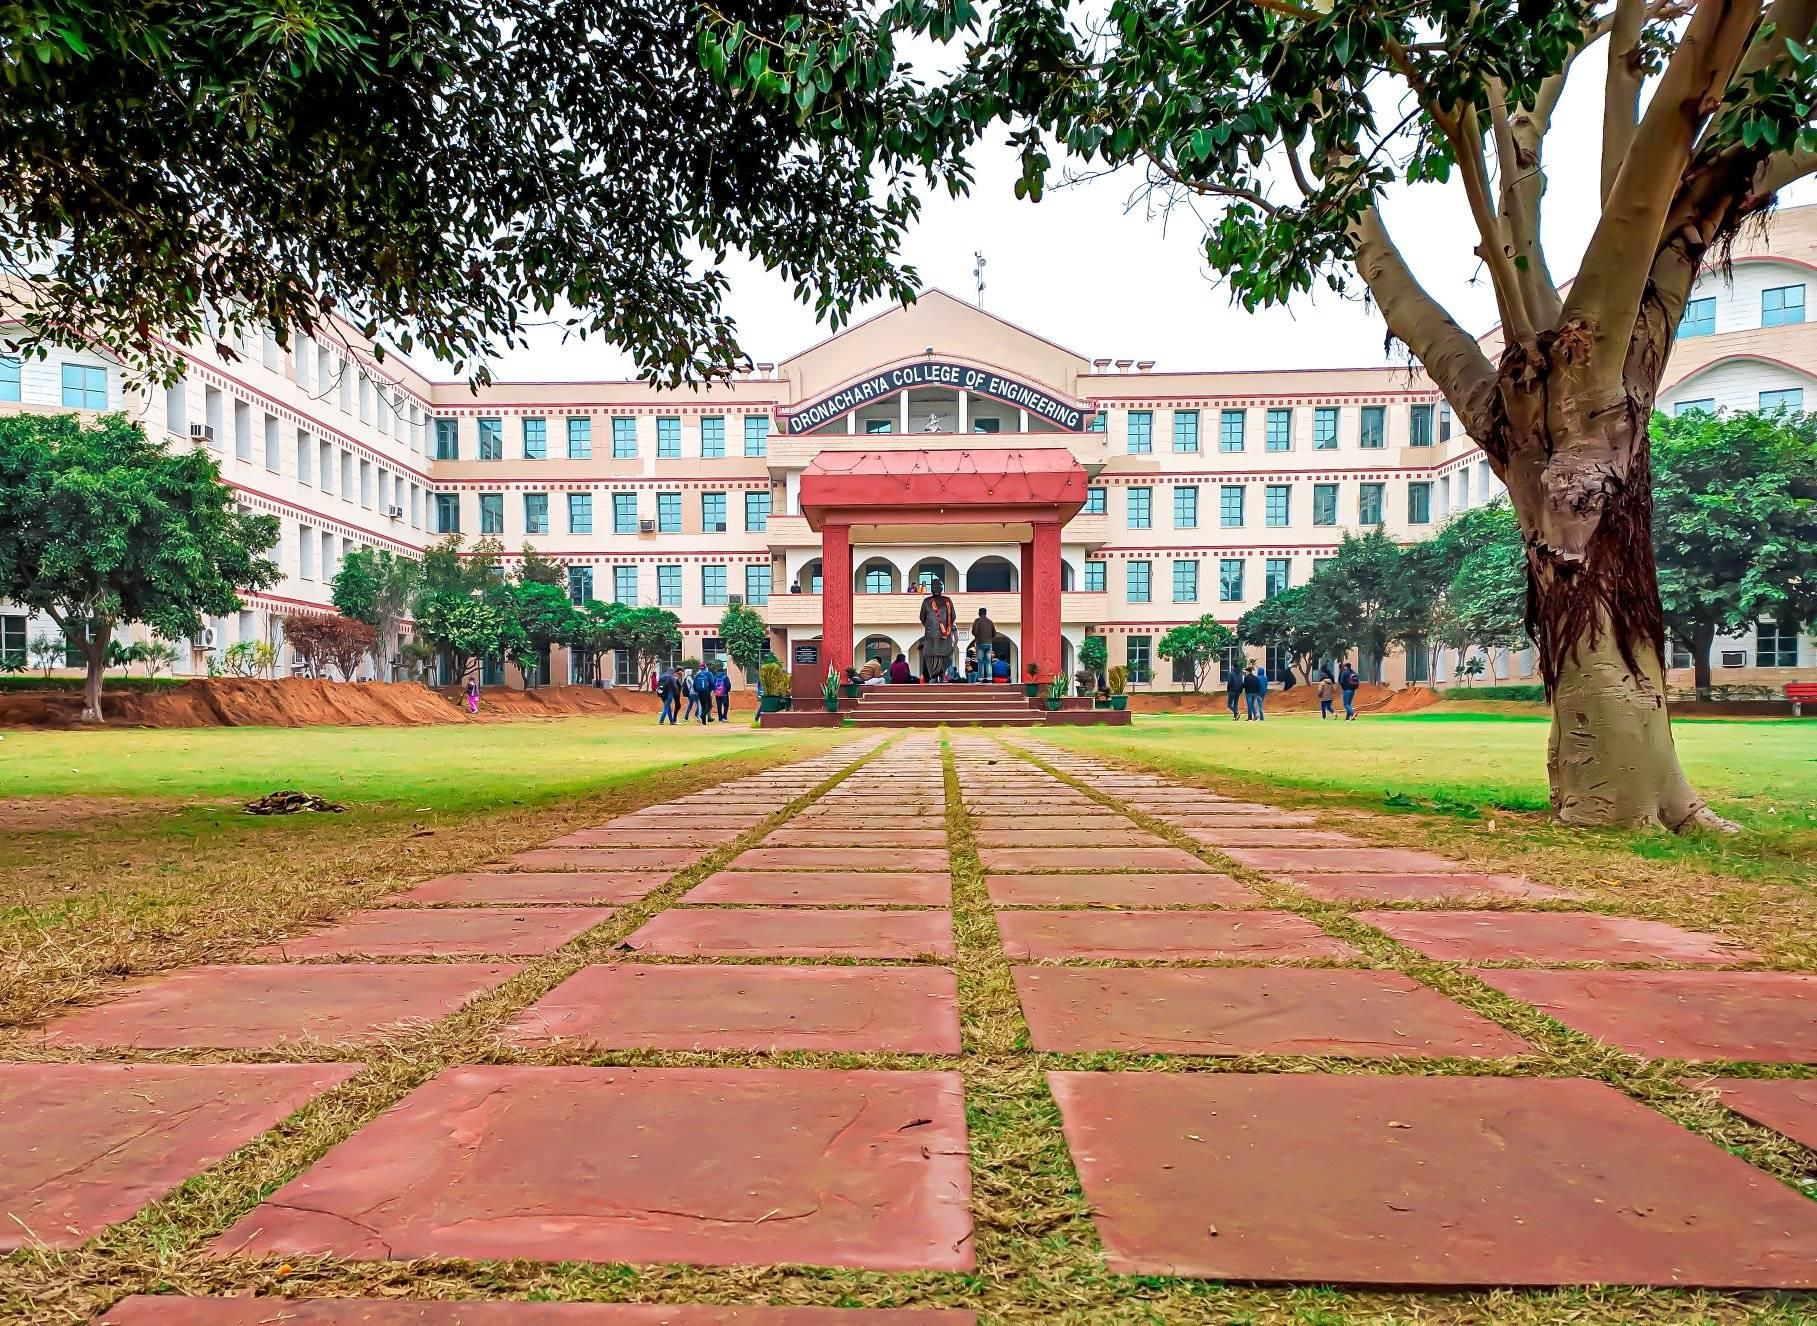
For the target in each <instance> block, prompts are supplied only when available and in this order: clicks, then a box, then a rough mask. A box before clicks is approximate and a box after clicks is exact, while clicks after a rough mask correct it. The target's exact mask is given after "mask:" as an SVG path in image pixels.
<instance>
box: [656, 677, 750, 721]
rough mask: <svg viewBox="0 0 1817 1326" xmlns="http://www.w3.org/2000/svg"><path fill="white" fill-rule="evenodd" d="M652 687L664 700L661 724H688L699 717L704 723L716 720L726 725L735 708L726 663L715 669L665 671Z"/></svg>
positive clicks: (659, 718) (658, 719)
mask: <svg viewBox="0 0 1817 1326" xmlns="http://www.w3.org/2000/svg"><path fill="white" fill-rule="evenodd" d="M651 686H652V689H654V690H655V692H656V694H657V696H658V697H659V698H660V699H661V700H662V713H661V715H660V716H659V717H658V718H657V720H656V721H657V723H658V724H662V723H671V724H672V723H675V722H677V721H679V722H683V723H689V722H693V721H694V719H695V718H696V717H698V718H699V719H700V721H701V722H702V723H710V722H712V721H713V719H714V717H715V716H717V717H718V719H719V721H720V722H722V723H723V722H725V721H726V713H727V711H728V710H729V709H730V708H731V705H732V679H731V678H730V677H729V676H727V675H726V665H725V664H723V663H721V664H719V665H718V666H717V667H712V668H708V667H699V668H681V669H671V668H664V669H663V670H662V671H661V672H659V673H657V675H656V676H655V678H654V679H653V680H652V682H651ZM683 701H686V707H685V708H684V707H683ZM678 715H679V718H678Z"/></svg>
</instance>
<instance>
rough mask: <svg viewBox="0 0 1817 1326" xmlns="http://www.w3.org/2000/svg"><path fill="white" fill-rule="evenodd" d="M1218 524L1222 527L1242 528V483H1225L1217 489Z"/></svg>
mask: <svg viewBox="0 0 1817 1326" xmlns="http://www.w3.org/2000/svg"><path fill="white" fill-rule="evenodd" d="M1218 525H1219V527H1220V528H1223V529H1241V528H1243V485H1242V484H1240V483H1227V484H1225V485H1223V486H1222V487H1221V488H1219V489H1218Z"/></svg>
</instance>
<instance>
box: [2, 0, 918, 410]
mask: <svg viewBox="0 0 1817 1326" xmlns="http://www.w3.org/2000/svg"><path fill="white" fill-rule="evenodd" d="M786 8H787V6H786V5H781V4H745V3H740V2H739V0H726V2H725V3H723V4H721V5H720V6H719V8H718V10H717V11H716V12H721V13H724V14H726V15H727V16H728V17H731V18H734V19H746V18H748V19H750V20H752V21H754V22H758V23H769V22H772V21H774V22H781V21H782V14H783V13H784V12H785V10H786ZM697 12H698V11H697V10H696V9H695V8H694V6H693V5H692V4H688V3H682V2H681V0H614V3H612V4H603V5H602V4H596V3H586V2H584V0H554V2H553V3H529V2H528V0H478V2H477V3H473V4H466V5H452V4H429V3H423V2H422V0H406V2H405V3H402V4H397V5H303V6H277V7H272V6H266V5H243V6H235V5H227V6H222V5H215V4H204V3H197V2H196V0H180V2H179V3H174V4H168V5H161V6H157V7H155V8H152V9H147V8H146V7H145V6H143V5H136V4H127V3H122V0H91V2H88V3H83V4H80V5H69V4H55V3H46V0H27V2H26V3H25V4H24V5H23V6H14V7H13V8H11V9H10V10H9V11H8V14H7V21H6V36H7V40H6V42H5V43H4V52H5V53H4V55H3V56H0V60H3V61H4V69H5V75H6V77H5V85H6V88H7V117H6V119H7V133H6V135H5V138H4V142H3V143H0V249H3V250H4V251H5V252H6V253H7V254H8V255H9V257H10V258H11V259H12V265H13V266H14V267H16V268H18V269H25V268H27V267H30V268H32V269H33V271H34V273H35V275H37V276H38V278H39V279H38V280H37V281H36V282H35V283H34V287H33V289H32V291H31V296H32V297H31V299H30V300H29V302H28V303H27V304H26V306H25V309H24V316H25V329H26V330H25V339H26V341H27V344H28V345H30V346H32V347H33V348H36V347H38V346H39V345H41V344H43V343H44V342H55V341H64V340H67V339H69V338H70V336H71V334H72V331H73V332H74V334H76V335H77V336H79V337H82V338H86V339H91V340H96V341H100V342H103V343H107V344H110V345H114V346H116V347H118V348H119V349H120V351H121V352H122V353H123V354H125V355H126V356H127V357H128V359H129V361H130V362H132V363H133V364H135V365H138V366H143V367H147V368H150V369H153V370H159V371H168V370H171V369H173V368H174V367H175V358H174V356H173V355H172V354H171V353H170V352H169V349H168V342H169V341H174V342H175V343H176V344H178V345H185V346H188V345H195V344H197V343H208V342H211V341H216V342H220V343H221V344H222V350H223V352H224V353H226V354H227V355H229V357H232V356H233V355H234V354H235V353H236V351H235V350H234V347H233V345H232V344H231V342H232V341H233V340H234V339H236V335H235V333H236V332H240V331H244V330H246V329H251V330H252V333H253V335H254V336H257V335H259V334H260V330H259V329H260V328H262V327H266V326H269V327H272V328H276V329H278V330H277V335H278V337H279V339H280V341H281V342H285V343H288V342H289V340H290V338H291V336H292V334H293V332H294V331H299V330H300V331H303V332H307V333H310V334H311V335H314V336H316V337H318V338H328V337H334V336H338V335H339V332H338V330H337V329H336V328H335V326H334V325H333V324H332V323H331V322H329V319H330V318H331V317H339V318H342V319H345V320H347V321H348V322H349V323H351V324H352V325H353V326H354V327H355V328H356V329H357V330H358V331H359V332H360V333H362V334H363V335H365V336H367V337H372V338H385V339H386V340H388V341H389V342H390V343H391V344H393V345H396V346H397V347H399V348H401V349H404V350H406V351H407V350H410V349H411V348H413V347H420V348H421V349H422V350H423V351H424V352H426V353H428V354H430V355H433V356H434V357H436V358H438V359H442V360H445V361H447V362H449V363H451V364H454V365H455V366H456V369H457V371H459V372H463V373H470V374H471V376H473V377H474V378H476V379H484V378H486V377H487V376H488V374H487V371H486V367H485V366H486V364H487V362H488V361H489V360H490V359H491V358H493V357H494V356H495V354H496V353H497V352H498V351H499V350H502V349H505V348H507V347H510V346H513V345H517V344H521V343H522V340H523V337H524V333H525V331H526V329H527V328H528V327H529V326H530V325H531V324H532V323H534V322H541V321H546V320H548V319H549V318H551V317H552V316H554V317H560V318H561V319H562V320H563V326H564V327H565V329H566V330H567V331H568V332H569V333H570V334H573V335H578V336H583V337H584V336H587V335H599V336H603V337H607V338H609V339H611V340H613V341H615V342H617V343H619V344H621V345H624V346H626V347H627V348H628V349H630V350H631V351H632V353H633V354H634V355H635V356H636V358H637V359H638V361H639V363H640V364H641V365H642V366H643V367H644V368H645V369H647V370H649V371H650V372H651V373H652V374H655V375H658V376H661V377H663V378H665V379H670V380H674V379H679V378H682V377H705V376H714V375H719V374H723V373H725V372H727V371H729V370H731V369H732V368H734V367H736V366H737V364H738V363H739V361H740V356H739V351H738V346H737V343H736V339H735V335H734V327H733V324H732V322H731V320H730V319H729V318H727V317H726V316H725V314H724V313H723V311H722V309H721V300H722V297H723V295H724V293H725V290H726V280H725V277H724V276H723V274H722V273H721V270H720V266H721V261H723V258H724V255H725V253H726V251H727V250H730V249H741V250H744V251H746V252H748V253H750V254H751V255H752V256H754V257H756V258H758V259H760V260H762V261H763V263H764V265H765V266H766V267H768V268H772V269H777V270H780V271H782V272H783V273H784V274H785V275H787V276H788V277H789V279H791V280H793V281H795V282H796V283H797V285H798V288H799V289H800V290H801V291H802V292H803V294H804V296H805V294H806V293H807V292H809V291H812V292H817V293H818V307H819V310H820V311H821V312H822V313H824V314H826V315H828V316H829V317H831V318H832V319H833V320H834V321H839V320H841V319H842V318H843V317H844V316H845V315H846V314H847V313H848V312H849V310H850V309H851V307H852V306H853V304H854V303H855V302H858V301H863V300H865V299H869V298H873V297H876V296H879V295H890V296H897V297H901V298H904V299H906V298H907V297H908V296H909V294H910V292H912V290H913V288H914V279H913V273H912V272H911V271H908V270H906V269H903V270H900V271H899V270H897V269H896V266H895V259H896V251H897V244H898V241H899V237H900V232H901V228H902V225H903V223H904V222H905V221H906V220H907V219H908V218H910V217H912V216H914V214H915V213H916V211H917V204H916V200H915V197H914V194H913V192H912V190H910V189H908V188H907V187H905V186H904V185H903V184H902V183H900V182H899V181H896V182H893V181H891V180H887V179H884V178H882V177H874V182H873V183H872V184H871V186H870V187H867V188H854V187H852V181H853V180H854V179H855V178H860V177H861V176H860V173H859V172H858V171H857V170H856V160H855V154H854V153H852V152H850V151H848V150H844V149H839V148H826V147H821V146H817V145H815V144H814V143H811V142H808V141H805V138H804V127H803V125H802V124H801V122H800V121H799V120H798V119H797V117H796V116H795V115H794V114H776V113H773V112H771V111H769V110H768V109H766V108H762V107H756V106H753V105H751V104H749V101H748V99H745V98H742V97H739V96H736V95H734V94H732V93H729V92H727V91H725V90H723V89H722V88H720V87H719V86H717V85H716V84H715V83H714V82H713V81H712V80H711V79H710V78H709V77H708V76H707V74H706V72H705V71H704V70H703V69H702V68H701V66H700V64H699V62H698V60H697V59H696V58H695V51H696V41H697V39H696V34H695V18H696V14H697ZM791 109H792V108H791ZM425 218H433V223H432V224H425ZM703 255H704V256H705V257H707V258H708V259H709V260H708V261H700V260H699V259H700V258H701V257H702V256H703ZM558 310H559V312H558ZM381 353H382V349H381Z"/></svg>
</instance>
